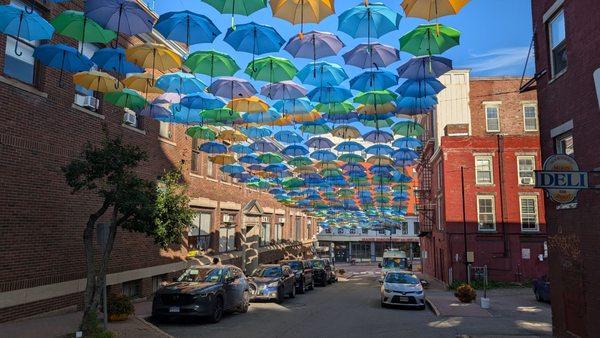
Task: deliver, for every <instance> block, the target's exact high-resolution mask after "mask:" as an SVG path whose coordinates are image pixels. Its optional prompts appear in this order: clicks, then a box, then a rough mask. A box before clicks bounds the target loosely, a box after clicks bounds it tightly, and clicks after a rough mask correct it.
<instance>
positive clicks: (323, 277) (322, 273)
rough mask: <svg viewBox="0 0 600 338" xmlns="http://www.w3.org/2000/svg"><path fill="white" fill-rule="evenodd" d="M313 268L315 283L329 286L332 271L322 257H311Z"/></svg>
mask: <svg viewBox="0 0 600 338" xmlns="http://www.w3.org/2000/svg"><path fill="white" fill-rule="evenodd" d="M309 262H310V265H311V266H312V270H313V279H314V281H315V284H318V285H320V286H327V284H331V272H330V270H329V271H328V270H327V265H326V264H325V261H324V260H322V259H311V260H309ZM329 269H331V266H329Z"/></svg>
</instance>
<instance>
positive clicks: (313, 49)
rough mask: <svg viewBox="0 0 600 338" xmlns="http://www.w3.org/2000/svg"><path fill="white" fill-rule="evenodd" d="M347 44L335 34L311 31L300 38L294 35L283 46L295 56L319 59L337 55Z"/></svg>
mask: <svg viewBox="0 0 600 338" xmlns="http://www.w3.org/2000/svg"><path fill="white" fill-rule="evenodd" d="M344 47H345V45H344V43H343V42H342V40H340V38H338V37H337V36H336V35H335V34H333V33H329V32H318V31H311V32H308V33H306V34H305V35H304V37H303V38H300V36H298V35H294V36H292V37H291V38H290V39H289V40H288V42H287V44H286V46H285V47H284V48H283V49H285V50H286V51H287V52H288V53H290V54H291V55H292V56H293V57H295V58H301V59H311V60H313V62H315V61H316V60H317V59H320V58H324V57H328V56H334V55H336V54H337V53H338V52H339V51H340V50H341V49H342V48H344Z"/></svg>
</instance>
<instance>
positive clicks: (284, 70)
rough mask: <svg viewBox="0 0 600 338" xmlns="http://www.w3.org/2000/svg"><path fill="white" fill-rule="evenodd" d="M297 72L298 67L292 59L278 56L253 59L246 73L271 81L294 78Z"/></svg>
mask: <svg viewBox="0 0 600 338" xmlns="http://www.w3.org/2000/svg"><path fill="white" fill-rule="evenodd" d="M296 73H298V69H296V66H294V64H293V63H292V62H291V61H290V60H288V59H286V58H282V57H277V56H266V57H263V58H259V59H256V60H252V62H250V63H249V64H248V67H246V74H248V75H250V77H252V78H253V79H255V80H259V81H266V82H269V83H273V82H280V81H286V80H288V81H289V80H292V79H293V78H294V76H296Z"/></svg>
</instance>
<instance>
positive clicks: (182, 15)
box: [154, 11, 221, 46]
mask: <svg viewBox="0 0 600 338" xmlns="http://www.w3.org/2000/svg"><path fill="white" fill-rule="evenodd" d="M154 28H156V30H157V31H159V32H160V33H161V34H162V35H163V36H164V37H165V38H167V39H169V40H175V41H179V42H183V43H185V44H186V45H187V46H190V45H194V44H197V43H206V42H213V41H214V40H215V38H216V37H217V36H218V35H219V34H221V31H220V30H219V29H218V28H217V26H215V24H214V23H213V22H212V21H211V20H210V19H209V18H208V17H206V16H204V15H202V14H197V13H193V12H190V11H181V12H168V13H164V14H162V15H161V16H160V17H159V18H158V21H157V22H156V24H155V25H154Z"/></svg>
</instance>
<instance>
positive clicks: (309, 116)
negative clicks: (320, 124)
mask: <svg viewBox="0 0 600 338" xmlns="http://www.w3.org/2000/svg"><path fill="white" fill-rule="evenodd" d="M292 118H293V119H294V122H312V121H314V120H318V119H319V118H321V113H319V112H318V111H316V110H312V111H310V112H308V113H306V114H295V115H293V116H292Z"/></svg>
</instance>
